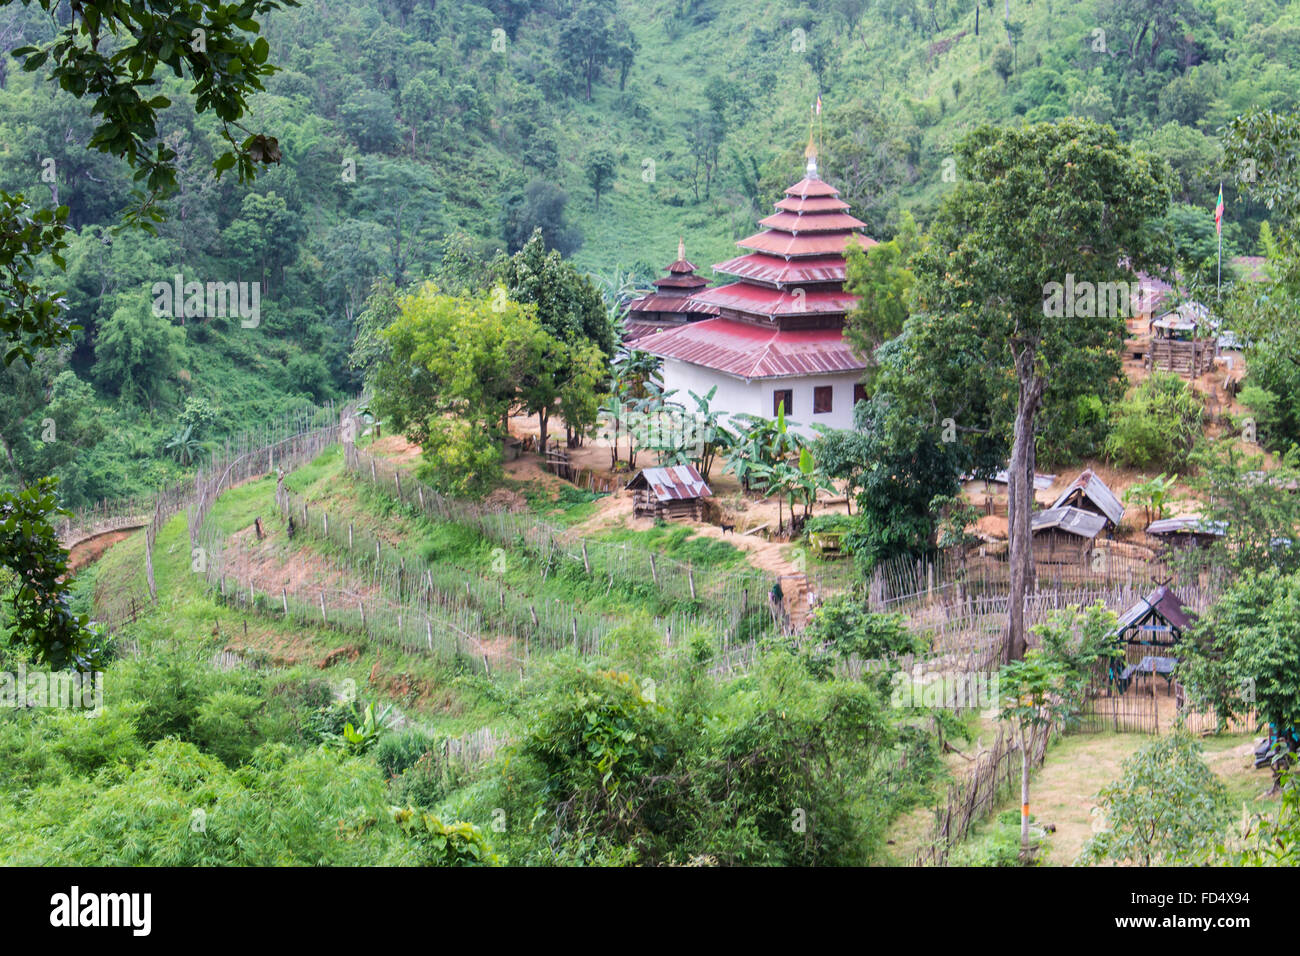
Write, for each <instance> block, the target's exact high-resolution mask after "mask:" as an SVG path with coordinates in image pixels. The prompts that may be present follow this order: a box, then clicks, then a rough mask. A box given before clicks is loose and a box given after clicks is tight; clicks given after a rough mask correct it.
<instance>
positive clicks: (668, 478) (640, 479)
mask: <svg viewBox="0 0 1300 956" xmlns="http://www.w3.org/2000/svg"><path fill="white" fill-rule="evenodd" d="M624 487H626V488H631V489H635V488H649V489H650V491H651V493H652V494H653V495H654V496H655V498H656V499H658V500H659V501H672V500H678V501H682V500H685V501H690V500H692V499H694V498H706V497H708V496H709V495H711V494H713V492H712V491H710V490H709V486H708V485H706V484H705V483H704V479H703V478H701V477H700V473H699V472H698V471H696V470H695V467H694V466H693V465H670V466H668V467H666V468H642V469H641V471H640V472H638V473H637V475H636V477H634V478H633V479H632V480H631V481H629V482H628V483H627V484H626V485H625V486H624Z"/></svg>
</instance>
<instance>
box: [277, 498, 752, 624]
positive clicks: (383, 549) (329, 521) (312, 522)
mask: <svg viewBox="0 0 1300 956" xmlns="http://www.w3.org/2000/svg"><path fill="white" fill-rule="evenodd" d="M276 505H277V508H278V510H279V513H280V515H281V517H282V518H283V519H285V521H286V525H287V524H288V523H289V522H292V526H293V534H294V535H295V536H297V535H300V534H306V535H310V536H311V537H312V538H314V539H316V540H318V541H321V542H323V543H325V544H327V545H328V546H329V547H330V549H331V552H332V554H333V555H337V557H338V559H339V564H340V570H344V571H346V572H347V573H349V574H351V575H352V576H353V577H354V578H358V579H361V580H365V581H367V582H368V583H369V586H370V587H371V588H375V589H378V590H379V591H381V592H382V593H384V594H385V595H386V596H387V597H388V598H389V599H390V600H393V601H395V602H396V603H399V604H402V605H403V606H405V607H408V608H412V609H418V610H420V611H422V612H423V613H429V614H432V613H438V612H440V611H442V610H448V611H455V612H456V613H469V614H471V615H474V616H475V619H476V620H477V622H478V625H477V626H478V627H479V628H481V629H482V630H484V631H490V630H500V631H502V632H504V633H508V634H510V635H512V636H513V637H515V638H516V639H519V638H522V639H523V640H524V641H526V642H529V643H532V644H535V645H537V646H541V647H547V648H564V647H575V646H576V647H578V648H601V647H603V646H604V643H605V638H606V637H607V636H608V634H609V633H610V632H611V631H613V630H615V629H616V628H618V627H620V626H622V624H623V623H625V622H624V621H623V620H621V619H615V618H611V617H610V616H608V615H604V614H599V613H592V612H588V611H584V610H581V609H578V608H575V607H574V606H573V605H572V604H571V603H565V602H563V601H561V600H560V599H559V598H555V599H553V600H550V601H548V600H537V599H536V598H533V597H529V596H527V595H523V594H520V593H519V592H518V591H517V590H516V589H515V588H513V587H510V586H509V577H508V575H507V574H506V571H507V568H506V566H504V565H503V566H502V567H501V568H500V570H499V572H498V573H493V574H483V573H480V572H478V571H469V570H466V569H463V568H458V567H454V566H448V565H445V564H441V563H438V562H430V561H421V560H419V559H415V558H413V559H412V560H411V561H410V562H408V561H407V559H406V557H405V556H404V555H403V554H402V553H401V552H399V551H398V550H397V549H396V548H394V547H393V546H392V545H391V544H389V543H388V542H386V541H384V540H383V539H381V538H379V537H377V536H375V535H374V534H372V533H371V532H369V531H367V530H366V529H364V528H362V529H358V528H356V527H355V523H354V522H352V521H348V520H346V519H342V518H339V517H337V516H334V515H331V514H330V513H329V511H327V510H326V509H324V508H321V507H320V506H319V505H314V504H311V503H309V502H308V501H307V500H306V499H305V498H303V497H301V496H299V495H295V494H293V493H292V492H290V491H289V490H288V489H287V488H285V487H284V485H283V483H280V484H279V485H278V486H277V490H276ZM598 583H599V582H598ZM609 586H612V582H610V583H609V584H607V586H606V590H607V591H608V587H609ZM705 621H708V622H709V623H722V624H724V628H725V629H724V630H723V631H722V634H721V639H722V641H723V642H724V643H725V642H726V641H727V640H728V636H729V635H731V634H734V633H735V632H736V631H737V630H738V628H739V626H740V623H741V622H740V621H739V620H738V619H734V618H733V619H731V620H730V621H725V622H720V621H717V620H716V619H714V618H712V617H701V616H700V615H696V614H690V613H685V612H680V611H678V612H674V613H672V614H670V615H668V616H667V617H663V618H659V619H657V620H656V622H655V623H656V625H657V626H658V627H659V628H660V629H661V630H663V631H664V632H665V640H666V642H667V644H668V645H669V646H672V644H673V642H674V637H675V636H677V637H680V636H681V635H685V634H689V633H691V632H692V631H693V630H694V629H695V628H696V627H697V626H698V625H700V624H701V623H704V622H705ZM577 635H582V636H584V638H585V639H582V640H579V639H578V638H577Z"/></svg>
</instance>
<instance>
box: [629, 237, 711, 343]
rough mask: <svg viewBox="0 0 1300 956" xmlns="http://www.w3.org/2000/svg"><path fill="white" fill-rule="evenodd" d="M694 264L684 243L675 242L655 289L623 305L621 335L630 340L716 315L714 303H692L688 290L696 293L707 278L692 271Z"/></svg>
mask: <svg viewBox="0 0 1300 956" xmlns="http://www.w3.org/2000/svg"><path fill="white" fill-rule="evenodd" d="M695 268H696V266H695V263H693V262H691V261H690V260H689V259H687V258H686V244H685V242H682V241H680V240H679V241H678V243H677V258H676V260H674V261H673V262H671V263H670V264H669V265H668V266H667V267H666V268H665V270H664V271H665V272H667V273H668V275H666V276H663V277H662V278H659V279H656V280H655V281H654V287H655V291H654V292H651V293H649V294H648V295H643V296H641V297H640V298H637V299H633V300H632V301H631V302H629V303H628V304H627V312H628V314H627V322H626V323H625V324H624V329H625V332H626V334H625V336H624V337H625V338H626V339H627V340H628V341H633V340H636V339H639V338H641V336H643V335H647V334H649V333H651V332H657V331H658V330H660V329H663V328H667V327H671V326H676V325H681V324H683V323H685V322H690V321H696V320H700V319H704V318H708V317H709V316H713V315H717V314H718V307H717V306H716V305H707V304H705V303H702V302H696V301H695V300H694V299H693V298H692V293H695V292H699V291H700V290H701V289H703V288H704V287H705V286H707V285H708V284H709V280H708V279H706V278H704V277H703V276H697V275H696V274H695Z"/></svg>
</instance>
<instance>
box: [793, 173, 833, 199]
mask: <svg viewBox="0 0 1300 956" xmlns="http://www.w3.org/2000/svg"><path fill="white" fill-rule="evenodd" d="M785 194H786V195H787V196H800V197H803V196H838V195H839V194H840V191H839V190H838V189H836V188H835V187H834V186H832V185H831V184H830V183H828V182H826V181H825V180H824V179H809V178H808V177H806V176H805V177H804V178H803V179H801V180H799V181H798V182H797V183H795V184H794V185H793V186H791V187H790V188H789V189H787V190H786V191H785Z"/></svg>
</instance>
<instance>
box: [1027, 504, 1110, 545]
mask: <svg viewBox="0 0 1300 956" xmlns="http://www.w3.org/2000/svg"><path fill="white" fill-rule="evenodd" d="M1029 526H1030V533H1031V534H1036V533H1037V532H1039V531H1047V530H1050V529H1052V528H1055V529H1056V530H1058V531H1064V532H1066V533H1067V534H1074V535H1078V536H1079V537H1080V538H1095V537H1097V535H1099V534H1100V533H1101V530H1102V529H1103V528H1105V527H1106V519H1105V518H1103V517H1102V516H1101V515H1098V514H1093V513H1092V512H1091V511H1084V510H1083V509H1082V508H1069V507H1066V508H1048V509H1047V510H1046V511H1039V512H1037V513H1036V514H1034V515H1033V517H1032V518H1031V520H1030V522H1029Z"/></svg>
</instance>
